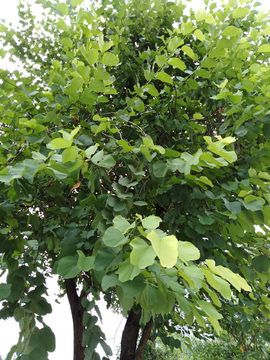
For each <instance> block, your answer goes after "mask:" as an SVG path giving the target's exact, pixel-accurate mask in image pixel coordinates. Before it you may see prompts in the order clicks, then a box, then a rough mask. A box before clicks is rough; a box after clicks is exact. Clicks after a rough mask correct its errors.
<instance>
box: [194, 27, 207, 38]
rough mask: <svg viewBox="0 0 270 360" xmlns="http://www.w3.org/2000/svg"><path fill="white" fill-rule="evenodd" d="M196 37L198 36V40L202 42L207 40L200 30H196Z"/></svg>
mask: <svg viewBox="0 0 270 360" xmlns="http://www.w3.org/2000/svg"><path fill="white" fill-rule="evenodd" d="M194 36H196V38H197V39H198V40H200V41H204V40H205V36H204V34H203V33H202V32H201V30H199V29H196V30H195V31H194Z"/></svg>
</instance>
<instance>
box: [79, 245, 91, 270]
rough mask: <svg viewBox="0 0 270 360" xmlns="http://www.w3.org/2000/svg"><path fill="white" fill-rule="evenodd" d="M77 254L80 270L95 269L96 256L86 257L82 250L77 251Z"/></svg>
mask: <svg viewBox="0 0 270 360" xmlns="http://www.w3.org/2000/svg"><path fill="white" fill-rule="evenodd" d="M77 253H78V255H79V260H78V263H77V266H78V268H79V269H80V270H82V271H89V270H91V269H94V262H95V257H94V256H85V255H84V253H83V252H82V251H81V250H77Z"/></svg>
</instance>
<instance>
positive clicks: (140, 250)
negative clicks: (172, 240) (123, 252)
mask: <svg viewBox="0 0 270 360" xmlns="http://www.w3.org/2000/svg"><path fill="white" fill-rule="evenodd" d="M130 246H131V247H132V251H131V253H130V263H131V264H133V265H138V267H139V268H140V269H145V268H146V267H147V266H151V265H153V264H154V261H155V257H156V253H155V250H154V249H153V247H152V246H149V245H147V244H146V242H145V241H144V240H143V239H141V238H138V237H136V238H135V239H134V240H132V241H131V242H130Z"/></svg>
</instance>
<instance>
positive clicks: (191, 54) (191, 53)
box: [181, 45, 197, 60]
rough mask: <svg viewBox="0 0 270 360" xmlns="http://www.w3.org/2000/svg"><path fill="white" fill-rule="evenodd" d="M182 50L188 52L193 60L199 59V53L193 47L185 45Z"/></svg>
mask: <svg viewBox="0 0 270 360" xmlns="http://www.w3.org/2000/svg"><path fill="white" fill-rule="evenodd" d="M181 50H182V51H183V52H184V53H185V54H187V56H189V57H190V58H191V59H192V60H197V55H196V54H195V53H194V51H193V50H192V49H191V47H189V46H187V45H184V46H182V47H181Z"/></svg>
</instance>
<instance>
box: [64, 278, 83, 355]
mask: <svg viewBox="0 0 270 360" xmlns="http://www.w3.org/2000/svg"><path fill="white" fill-rule="evenodd" d="M65 287H66V292H67V297H68V301H69V305H70V309H71V314H72V320H73V348H74V350H73V360H84V358H85V356H84V349H85V347H83V346H82V335H83V331H84V326H83V314H84V311H85V309H84V307H83V306H82V305H81V298H82V297H83V294H81V296H80V297H79V296H78V294H77V291H76V285H75V281H74V279H66V280H65ZM83 292H84V291H83V290H82V293H83Z"/></svg>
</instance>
